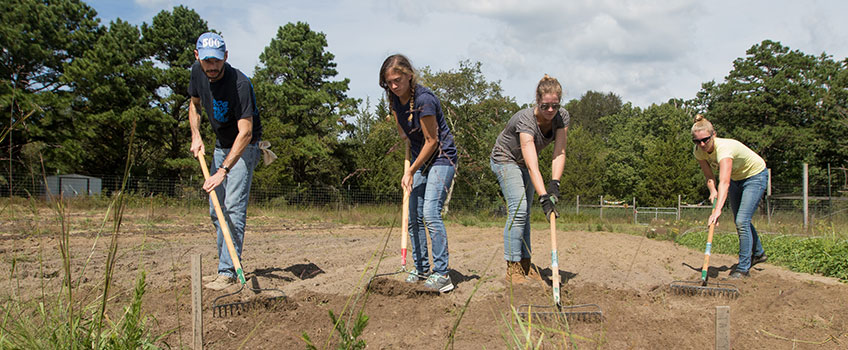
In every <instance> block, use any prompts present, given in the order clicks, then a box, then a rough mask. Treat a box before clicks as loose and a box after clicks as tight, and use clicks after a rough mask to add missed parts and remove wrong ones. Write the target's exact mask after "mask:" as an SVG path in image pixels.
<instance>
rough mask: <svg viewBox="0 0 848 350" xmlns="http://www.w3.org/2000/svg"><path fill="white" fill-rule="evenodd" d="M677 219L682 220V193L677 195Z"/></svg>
mask: <svg viewBox="0 0 848 350" xmlns="http://www.w3.org/2000/svg"><path fill="white" fill-rule="evenodd" d="M677 221H680V195H679V194H678V195H677Z"/></svg>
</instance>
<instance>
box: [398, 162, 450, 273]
mask: <svg viewBox="0 0 848 350" xmlns="http://www.w3.org/2000/svg"><path fill="white" fill-rule="evenodd" d="M455 172H456V168H454V166H453V165H433V166H431V167H430V168H429V169H427V171H426V172H423V171H422V170H421V169H418V171H416V172H415V174H414V175H413V177H412V192H411V193H410V194H409V239H410V241H412V258H413V260H414V261H415V269H416V270H417V271H418V273H420V274H426V273H428V272H429V271H430V258H429V255H428V254H427V235H426V234H425V225H426V230H427V231H429V232H430V242H431V243H432V244H433V265H434V266H433V267H434V268H433V272H435V273H438V274H441V275H445V274H447V273H448V260H449V254H448V233H447V231H446V230H445V223H444V222H443V221H442V207H443V206H444V205H445V199H447V196H448V190H450V186H451V181H452V180H453V175H454V173H455Z"/></svg>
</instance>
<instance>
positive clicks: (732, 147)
mask: <svg viewBox="0 0 848 350" xmlns="http://www.w3.org/2000/svg"><path fill="white" fill-rule="evenodd" d="M714 142H715V148H714V149H713V153H707V152H704V151H702V150H701V148H700V147H698V146H695V150H694V151H693V152H692V153H693V154H694V155H695V159H697V160H706V161H707V163H709V164H710V167H711V168H713V172H714V173H715V175H718V174H719V173H718V170H719V169H718V162H719V161H720V160H722V159H725V158H731V159H733V169H731V170H730V179H731V180H733V181H739V180H745V179H747V178H749V177H751V176H754V175H757V174H759V173H761V172H762V171H763V170H765V169H766V162H765V161H764V160H763V158H762V157H760V156H759V155H757V154H756V153H754V151H752V150H751V149H750V148H748V146H745V145H744V144H742V142H739V141H736V140H734V139H722V138H718V137H716V138H715V141H714Z"/></svg>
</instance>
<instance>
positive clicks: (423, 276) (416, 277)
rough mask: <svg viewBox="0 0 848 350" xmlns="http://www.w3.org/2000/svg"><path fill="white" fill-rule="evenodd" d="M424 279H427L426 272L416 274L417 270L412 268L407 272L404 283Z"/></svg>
mask: <svg viewBox="0 0 848 350" xmlns="http://www.w3.org/2000/svg"><path fill="white" fill-rule="evenodd" d="M425 279H427V274H418V271H417V270H412V271H410V272H409V275H407V276H406V283H416V282H418V281H423V280H425Z"/></svg>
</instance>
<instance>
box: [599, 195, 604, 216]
mask: <svg viewBox="0 0 848 350" xmlns="http://www.w3.org/2000/svg"><path fill="white" fill-rule="evenodd" d="M599 216H600V218H601V220H603V219H604V196H601V206H600V214H599Z"/></svg>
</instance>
